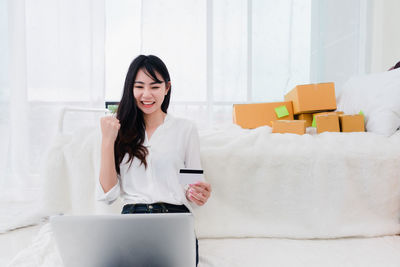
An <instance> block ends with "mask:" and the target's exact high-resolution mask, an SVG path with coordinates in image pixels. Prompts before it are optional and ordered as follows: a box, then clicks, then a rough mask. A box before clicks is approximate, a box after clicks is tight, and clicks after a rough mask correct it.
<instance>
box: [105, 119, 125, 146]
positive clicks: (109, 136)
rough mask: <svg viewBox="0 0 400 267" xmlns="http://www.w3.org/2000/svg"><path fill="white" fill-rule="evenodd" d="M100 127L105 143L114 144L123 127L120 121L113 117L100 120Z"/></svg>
mask: <svg viewBox="0 0 400 267" xmlns="http://www.w3.org/2000/svg"><path fill="white" fill-rule="evenodd" d="M100 125H101V134H102V137H103V141H108V142H112V143H114V142H115V139H117V136H118V131H119V128H120V127H121V124H120V123H119V120H118V119H117V118H115V117H113V116H105V117H102V118H101V119H100Z"/></svg>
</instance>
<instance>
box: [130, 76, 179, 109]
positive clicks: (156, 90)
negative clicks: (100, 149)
mask: <svg viewBox="0 0 400 267" xmlns="http://www.w3.org/2000/svg"><path fill="white" fill-rule="evenodd" d="M155 74H156V76H157V79H158V80H159V81H162V83H159V82H157V81H155V80H154V79H153V78H152V77H151V75H150V74H148V73H147V72H146V71H145V70H144V69H139V70H138V72H137V74H136V79H135V82H134V84H133V95H134V97H135V100H136V105H137V106H138V108H139V109H140V110H141V111H142V112H143V113H144V114H147V115H150V114H153V113H155V112H156V113H157V112H161V104H162V103H163V101H164V98H165V95H166V94H167V93H168V90H169V88H170V86H171V82H168V83H165V81H164V80H163V78H162V76H161V75H160V74H159V73H157V72H156V73H155Z"/></svg>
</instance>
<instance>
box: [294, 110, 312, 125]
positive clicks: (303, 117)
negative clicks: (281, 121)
mask: <svg viewBox="0 0 400 267" xmlns="http://www.w3.org/2000/svg"><path fill="white" fill-rule="evenodd" d="M294 118H295V119H296V120H304V121H306V127H311V125H312V122H313V114H312V113H301V114H298V115H295V116H294Z"/></svg>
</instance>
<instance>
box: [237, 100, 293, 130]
mask: <svg viewBox="0 0 400 267" xmlns="http://www.w3.org/2000/svg"><path fill="white" fill-rule="evenodd" d="M275 109H277V110H275ZM279 111H281V113H283V114H286V113H287V115H286V116H281V117H279V116H278V114H279ZM282 111H285V112H282ZM281 115H282V114H281ZM275 120H293V106H292V102H271V103H255V104H234V105H233V123H236V124H237V125H239V126H241V127H242V128H245V129H254V128H257V127H260V126H265V125H268V126H272V124H271V121H275Z"/></svg>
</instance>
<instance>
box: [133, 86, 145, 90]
mask: <svg viewBox="0 0 400 267" xmlns="http://www.w3.org/2000/svg"><path fill="white" fill-rule="evenodd" d="M135 88H137V89H143V86H135Z"/></svg>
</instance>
